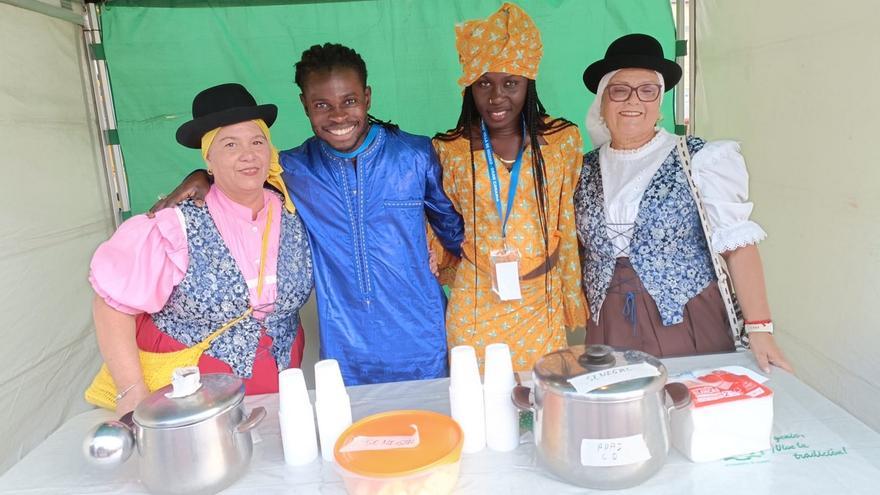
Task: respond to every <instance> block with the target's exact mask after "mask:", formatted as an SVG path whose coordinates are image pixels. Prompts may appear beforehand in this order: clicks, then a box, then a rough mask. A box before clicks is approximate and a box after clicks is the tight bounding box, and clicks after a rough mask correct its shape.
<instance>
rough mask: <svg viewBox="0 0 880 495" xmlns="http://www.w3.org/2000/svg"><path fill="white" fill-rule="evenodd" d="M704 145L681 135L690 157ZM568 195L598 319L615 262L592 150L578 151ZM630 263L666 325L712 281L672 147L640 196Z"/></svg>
mask: <svg viewBox="0 0 880 495" xmlns="http://www.w3.org/2000/svg"><path fill="white" fill-rule="evenodd" d="M704 144H705V141H703V140H702V139H700V138H696V137H688V139H687V145H688V149H689V150H690V153H691V155H693V154H695V153H697V152H698V151H700V150H701V149H702V148H703V145H704ZM574 199H575V214H576V217H577V231H578V238H579V239H580V242H581V245H582V246H584V250H583V255H582V258H583V259H582V271H583V286H584V290H585V292H586V296H587V300H588V301H589V304H590V313H591V314H592V315H593V319H594V320H595V321H597V322H598V320H599V311H600V310H601V308H602V303H603V301H604V300H605V294H606V292H607V291H608V287H609V286H610V284H611V279H612V276H613V275H614V266H615V263H616V258H615V255H614V249H613V246H612V244H611V240H610V238H609V237H608V231H607V229H606V223H605V208H604V193H603V190H602V173H601V167H600V166H599V150H598V149H596V150H593V151H591V152H589V153H587V154H586V155H584V168H583V170H582V171H581V177H580V180H579V181H578V187H577V189H576V190H575V196H574ZM630 262H631V263H632V266H633V268H634V269H635V271H636V273H637V274H638V276H639V278H640V279H641V281H642V284H644V286H645V289H647V291H648V293H649V294H650V295H651V297H652V298H653V299H654V302H655V303H656V304H657V308H658V310H659V311H660V317H661V320H662V321H663V324H664V325H667V326H668V325H674V324H677V323H681V322H682V320H683V319H684V305H685V304H687V302H688V301H690V300H691V298H693V297H694V296H696V295H697V294H699V293H700V292H701V291H702V290H703V289H705V288H706V286H708V285H709V283H710V282H712V281H713V280H715V272H714V270H713V268H712V258H711V255H710V253H709V247H708V244H707V242H706V237H705V235H704V233H703V228H702V226H701V224H700V215H699V212H698V210H697V206H696V204H695V203H694V200H693V197H692V196H691V191H690V187H689V186H688V181H687V177H686V176H685V172H684V169H683V168H682V165H681V163H680V159H679V157H678V152H677V149H673V150H672V151H671V152H670V153H669V155H668V156H667V157H666V160H664V161H663V164H662V165H660V168H659V170H658V171H657V173H656V174H655V175H654V177H653V178H652V179H651V182H650V183H649V185H648V188H647V189H646V190H645V194H644V196H642V200H641V203H640V204H639V212H638V214H637V215H636V220H635V223H634V225H633V234H632V241H631V242H630Z"/></svg>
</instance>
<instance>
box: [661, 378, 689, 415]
mask: <svg viewBox="0 0 880 495" xmlns="http://www.w3.org/2000/svg"><path fill="white" fill-rule="evenodd" d="M664 388H665V389H666V394H667V395H669V398H670V399H672V407H670V408H669V410H670V411H671V410H673V409H684V408H685V407H687V406H689V405H691V392H690V390H688V388H687V385H685V384H684V383H679V382H673V383H667V384H666V386H665V387H664Z"/></svg>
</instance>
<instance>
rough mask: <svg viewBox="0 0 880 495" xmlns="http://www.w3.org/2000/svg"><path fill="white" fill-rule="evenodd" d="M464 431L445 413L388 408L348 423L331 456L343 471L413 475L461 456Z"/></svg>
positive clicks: (381, 475)
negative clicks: (386, 410)
mask: <svg viewBox="0 0 880 495" xmlns="http://www.w3.org/2000/svg"><path fill="white" fill-rule="evenodd" d="M463 443H464V433H463V432H462V431H461V427H460V426H458V423H456V422H455V420H454V419H452V418H450V417H449V416H446V415H443V414H439V413H435V412H432V411H419V410H405V411H389V412H384V413H380V414H374V415H372V416H367V417H366V418H364V419H362V420H360V421H358V422H356V423H354V424H353V425H351V426H349V427H348V429H346V430H345V431H344V432H342V434H341V435H339V439H338V440H337V441H336V446H335V447H334V448H333V456H334V457H335V459H336V463H337V464H339V466H340V467H341V468H343V469H345V470H347V471H350V472H352V473H355V474H358V475H361V476H368V477H373V478H387V477H397V476H404V475H408V474H413V473H416V472H419V471H424V470H426V469H429V468H432V467H436V466H442V465H446V464H452V463H455V462H458V460H459V459H460V458H461V447H462V444H463Z"/></svg>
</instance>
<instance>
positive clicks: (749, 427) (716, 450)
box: [670, 370, 773, 462]
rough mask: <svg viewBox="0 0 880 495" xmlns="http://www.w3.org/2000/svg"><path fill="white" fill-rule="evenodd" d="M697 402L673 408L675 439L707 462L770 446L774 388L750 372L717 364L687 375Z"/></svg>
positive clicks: (689, 455)
mask: <svg viewBox="0 0 880 495" xmlns="http://www.w3.org/2000/svg"><path fill="white" fill-rule="evenodd" d="M682 383H684V384H685V385H687V387H688V390H689V391H690V393H691V404H690V405H689V406H687V407H685V408H683V409H674V410H672V412H671V414H670V433H671V440H672V444H673V445H674V446H675V448H676V449H678V450H679V451H680V452H681V453H682V454H684V455H685V456H686V457H687V458H688V459H690V460H692V461H694V462H706V461H714V460H718V459H723V458H725V457H729V456H735V455H744V454H748V453H750V452H755V451H759V450H766V449H769V448H770V432H771V430H772V428H773V391H772V390H770V389H769V388H767V387H766V386H764V385H763V384H761V383H758V382H757V381H755V379H753V378H752V377H750V376H748V375H745V374H738V373H732V372H730V371H725V370H714V371H711V372H708V373H702V374H698V375H697V377H696V378H691V379H688V380H683V381H682Z"/></svg>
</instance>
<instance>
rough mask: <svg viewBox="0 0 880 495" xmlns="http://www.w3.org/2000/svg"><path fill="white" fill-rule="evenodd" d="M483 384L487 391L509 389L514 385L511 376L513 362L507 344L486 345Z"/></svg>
mask: <svg viewBox="0 0 880 495" xmlns="http://www.w3.org/2000/svg"><path fill="white" fill-rule="evenodd" d="M485 370H486V371H485V373H486V375H485V377H484V380H483V386H484V388H485V389H486V390H487V391H498V392H499V393H500V392H504V393H506V394H508V396H509V395H510V391H511V390H513V387H514V386H515V385H516V379H515V378H514V376H513V363H512V362H511V359H510V348H509V347H507V344H489V345H488V346H486V367H485Z"/></svg>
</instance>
